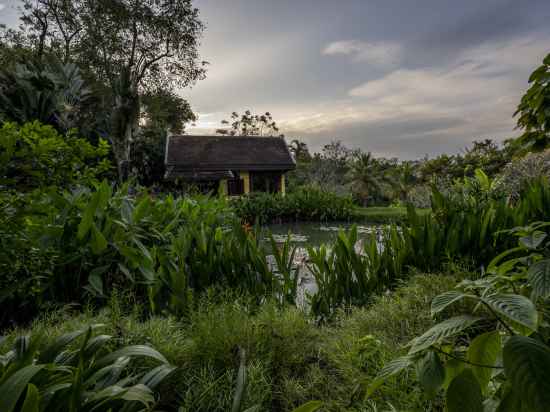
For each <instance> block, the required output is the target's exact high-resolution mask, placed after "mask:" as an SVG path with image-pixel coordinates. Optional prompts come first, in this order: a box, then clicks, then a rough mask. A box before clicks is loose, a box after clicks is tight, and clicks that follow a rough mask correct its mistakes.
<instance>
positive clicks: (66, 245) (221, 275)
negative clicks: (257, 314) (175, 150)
mask: <svg viewBox="0 0 550 412" xmlns="http://www.w3.org/2000/svg"><path fill="white" fill-rule="evenodd" d="M128 191H129V188H128V186H124V187H122V188H120V189H119V190H117V191H116V192H113V190H112V188H111V186H110V185H108V184H107V183H106V182H103V183H101V184H100V185H98V186H97V188H96V190H95V191H90V190H85V189H82V188H79V189H77V190H75V191H72V192H65V193H63V194H61V195H60V194H56V193H54V192H51V193H47V194H46V193H44V194H43V195H40V194H38V193H32V194H31V195H28V196H22V195H13V196H12V197H10V198H8V197H6V198H4V199H3V204H2V207H3V211H4V212H5V215H3V216H2V218H3V222H2V223H3V224H2V231H4V230H5V233H3V235H5V236H2V239H1V241H2V246H5V248H3V249H2V250H1V251H0V269H1V270H0V272H2V273H5V274H6V276H4V277H3V278H2V280H1V282H2V284H1V286H2V290H3V294H2V295H3V296H2V300H3V305H4V306H5V307H10V308H12V309H13V310H9V311H6V312H4V315H5V317H4V319H2V322H1V323H3V324H5V323H7V322H9V321H10V320H22V319H25V318H26V317H30V316H33V315H34V314H35V313H36V311H37V310H39V309H40V308H41V306H44V305H52V304H56V305H62V304H64V303H71V302H76V303H80V304H82V303H85V302H86V301H87V300H92V301H94V302H96V303H97V304H104V303H105V301H106V299H107V298H108V297H109V296H110V294H111V293H112V292H113V291H114V290H117V289H123V290H125V291H127V292H128V293H132V294H133V295H134V296H135V297H136V299H141V300H142V301H143V302H144V305H143V310H144V311H145V312H152V313H162V312H165V311H167V312H171V313H174V314H179V315H183V314H185V313H186V312H187V310H188V309H189V308H190V307H192V305H193V303H194V297H195V296H198V295H200V294H201V293H203V292H204V291H205V290H206V289H208V288H210V287H212V286H216V285H218V286H223V287H228V288H232V289H237V290H244V291H246V292H247V293H250V294H252V295H254V296H256V297H257V299H258V301H261V300H262V299H263V298H264V297H266V296H281V299H282V300H284V301H293V298H292V296H293V295H294V294H295V293H296V286H295V283H296V278H295V277H294V276H297V273H295V272H294V270H292V268H291V266H290V263H289V262H290V259H291V257H292V255H293V252H292V251H291V250H290V249H289V245H288V243H287V244H285V245H283V251H282V252H281V253H279V251H278V250H275V249H276V248H277V247H278V245H275V244H273V249H274V250H271V251H268V250H267V248H266V247H265V245H263V244H262V242H261V240H262V239H261V238H260V237H259V236H258V235H257V234H256V233H254V232H250V231H249V230H248V229H247V228H246V227H242V226H241V225H240V224H239V223H238V222H237V221H236V220H235V219H234V218H233V217H232V214H231V212H230V210H229V209H228V206H227V205H226V204H225V202H224V201H223V200H215V199H211V198H207V197H196V198H194V199H190V198H178V199H174V198H172V197H170V196H168V197H166V198H164V199H153V198H151V196H150V195H148V194H147V193H141V194H136V195H130V194H129V193H128ZM22 205H25V207H22ZM268 254H273V255H276V256H277V259H278V261H277V264H278V265H279V269H278V273H280V274H281V275H282V276H281V277H278V275H276V274H274V271H276V269H275V268H272V267H270V266H269V263H268V258H267V255H268ZM293 285H294V286H293ZM18 317H21V318H22V319H18Z"/></svg>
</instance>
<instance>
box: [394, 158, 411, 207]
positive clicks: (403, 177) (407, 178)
mask: <svg viewBox="0 0 550 412" xmlns="http://www.w3.org/2000/svg"><path fill="white" fill-rule="evenodd" d="M415 182H416V176H415V174H414V168H413V166H412V164H411V162H403V163H402V164H401V166H400V167H399V168H398V169H397V176H396V179H395V182H394V187H395V191H396V194H397V196H396V197H397V198H398V199H399V200H406V199H407V193H408V192H409V189H410V188H411V186H412V185H414V183H415Z"/></svg>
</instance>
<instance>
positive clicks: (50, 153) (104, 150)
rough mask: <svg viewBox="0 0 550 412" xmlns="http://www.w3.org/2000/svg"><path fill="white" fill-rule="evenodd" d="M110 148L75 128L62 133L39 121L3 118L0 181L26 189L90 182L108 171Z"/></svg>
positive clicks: (10, 187) (7, 187)
mask: <svg viewBox="0 0 550 412" xmlns="http://www.w3.org/2000/svg"><path fill="white" fill-rule="evenodd" d="M109 151H110V146H109V144H108V143H107V142H106V141H105V140H103V139H100V140H99V143H98V145H97V146H94V145H92V144H91V143H90V142H88V141H87V140H86V139H83V138H80V137H78V136H77V135H76V134H75V133H74V132H69V133H67V134H66V135H64V136H63V135H60V134H59V133H58V132H57V131H56V130H55V129H54V128H53V127H52V126H47V125H43V124H42V123H40V122H38V121H33V122H32V123H25V124H23V125H22V126H19V125H17V124H15V123H9V122H6V123H4V124H3V125H2V126H1V127H0V185H1V186H4V187H5V188H6V189H11V190H17V191H29V190H32V189H37V188H38V189H45V188H47V187H50V186H55V187H56V188H58V189H61V188H67V187H71V186H74V185H77V184H92V183H94V182H97V180H98V179H100V178H101V177H102V176H105V175H106V174H108V172H109V171H110V169H111V164H110V162H109V160H108V158H107V156H108V154H109Z"/></svg>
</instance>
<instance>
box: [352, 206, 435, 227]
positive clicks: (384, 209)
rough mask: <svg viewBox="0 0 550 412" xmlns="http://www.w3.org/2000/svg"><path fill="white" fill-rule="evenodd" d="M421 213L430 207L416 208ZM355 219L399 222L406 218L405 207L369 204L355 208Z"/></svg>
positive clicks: (428, 211) (424, 212)
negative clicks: (369, 205)
mask: <svg viewBox="0 0 550 412" xmlns="http://www.w3.org/2000/svg"><path fill="white" fill-rule="evenodd" d="M416 210H417V212H418V213H419V214H421V215H425V214H428V213H430V209H416ZM355 216H356V219H357V220H364V221H365V222H366V223H401V222H403V221H404V220H405V219H406V218H407V208H406V207H403V206H371V207H360V208H357V209H356V210H355Z"/></svg>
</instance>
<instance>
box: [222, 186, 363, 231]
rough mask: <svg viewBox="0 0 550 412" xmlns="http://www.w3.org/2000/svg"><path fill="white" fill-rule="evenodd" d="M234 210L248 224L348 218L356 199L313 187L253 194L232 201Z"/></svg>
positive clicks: (352, 213) (352, 211)
mask: <svg viewBox="0 0 550 412" xmlns="http://www.w3.org/2000/svg"><path fill="white" fill-rule="evenodd" d="M232 206H233V208H234V209H235V213H236V214H237V216H239V217H240V218H241V219H242V220H243V221H245V222H248V223H260V224H267V223H272V222H288V221H319V222H326V221H338V220H349V219H351V218H352V217H353V215H354V206H353V202H352V200H351V199H350V198H349V197H340V196H337V195H335V194H334V193H331V192H325V191H323V190H321V189H317V188H314V187H309V188H303V189H302V190H300V191H296V192H292V193H288V194H286V195H283V194H269V193H252V194H250V195H249V196H242V197H240V198H238V199H235V200H233V201H232Z"/></svg>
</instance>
